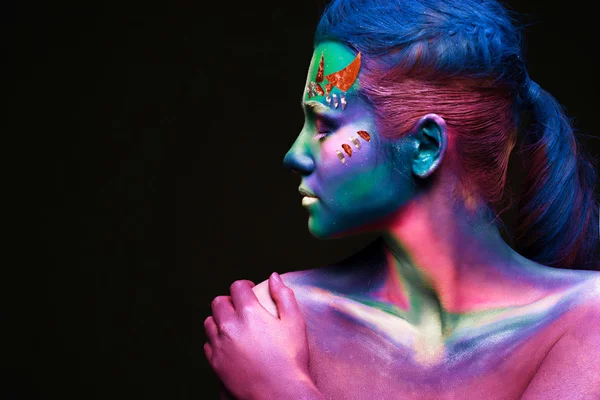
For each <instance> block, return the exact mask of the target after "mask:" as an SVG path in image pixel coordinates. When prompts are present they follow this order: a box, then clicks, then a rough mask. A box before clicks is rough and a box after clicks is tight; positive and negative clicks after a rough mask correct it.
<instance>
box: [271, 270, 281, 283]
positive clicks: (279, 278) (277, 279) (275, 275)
mask: <svg viewBox="0 0 600 400" xmlns="http://www.w3.org/2000/svg"><path fill="white" fill-rule="evenodd" d="M273 278H274V279H275V280H276V281H277V282H279V283H283V281H282V280H281V277H280V276H279V274H278V273H277V272H273Z"/></svg>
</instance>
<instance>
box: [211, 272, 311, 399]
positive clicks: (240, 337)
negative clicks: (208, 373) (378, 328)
mask: <svg viewBox="0 0 600 400" xmlns="http://www.w3.org/2000/svg"><path fill="white" fill-rule="evenodd" d="M253 286H254V283H252V282H250V281H247V280H239V281H235V282H234V283H233V284H232V285H231V287H230V290H231V297H229V296H218V297H215V299H214V300H213V301H212V303H211V307H212V312H213V315H212V316H209V317H208V318H206V320H205V321H204V327H205V329H206V334H207V337H208V342H206V343H205V344H204V352H205V354H206V358H207V359H208V362H209V363H210V365H211V367H212V368H213V369H214V370H215V373H216V374H217V375H218V376H219V378H220V379H221V380H222V382H223V384H224V385H225V387H226V388H227V389H228V390H229V391H230V392H231V393H232V394H233V395H234V396H235V397H236V398H237V399H256V398H260V397H261V396H263V397H264V396H265V394H267V395H269V394H270V395H274V394H275V393H280V394H286V395H289V394H290V392H291V391H293V390H295V388H294V386H295V385H300V382H304V383H306V382H307V380H308V381H309V380H310V378H309V376H310V375H309V369H308V368H309V367H308V363H309V352H308V340H307V337H306V325H305V322H304V319H303V318H302V314H301V312H300V309H299V307H298V303H297V302H296V297H295V296H294V292H293V291H292V289H290V288H289V287H287V286H285V284H284V283H283V281H282V280H281V278H280V277H279V275H278V274H277V273H273V274H272V275H271V276H270V277H269V291H270V293H271V297H272V298H273V300H274V301H275V304H276V305H277V309H278V313H279V318H277V317H274V316H273V315H271V314H270V313H269V312H268V311H267V310H265V309H264V308H263V306H262V305H261V304H260V303H259V301H258V299H257V298H256V295H255V294H254V291H253V290H252V287H253ZM308 384H309V385H310V384H312V382H309V383H308ZM298 390H300V389H298Z"/></svg>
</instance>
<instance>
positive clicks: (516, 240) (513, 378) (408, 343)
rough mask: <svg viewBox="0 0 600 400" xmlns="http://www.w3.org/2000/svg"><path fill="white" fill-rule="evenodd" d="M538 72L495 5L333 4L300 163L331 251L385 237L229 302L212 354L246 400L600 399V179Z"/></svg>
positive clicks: (306, 201) (289, 158)
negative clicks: (518, 164) (520, 157)
mask: <svg viewBox="0 0 600 400" xmlns="http://www.w3.org/2000/svg"><path fill="white" fill-rule="evenodd" d="M521 60H522V57H521V48H520V36H519V33H518V31H517V30H516V29H515V28H514V27H513V25H512V23H511V21H510V19H509V17H508V15H507V12H506V11H505V10H504V9H503V8H502V7H501V6H500V5H499V4H498V3H497V2H496V1H477V0H460V1H459V0H456V1H452V0H451V1H433V0H404V1H403V0H372V1H369V2H364V1H360V0H334V1H333V2H332V3H331V4H330V6H329V7H328V8H327V9H326V10H325V12H324V14H323V16H322V18H321V21H320V23H319V26H318V28H317V32H316V38H315V50H314V54H313V59H312V62H311V66H310V69H309V73H308V78H307V83H306V87H305V91H304V96H303V107H304V111H305V125H304V127H303V129H302V131H301V132H300V134H299V136H298V138H297V140H296V141H295V142H294V144H293V145H292V147H291V149H290V150H289V151H288V153H287V154H286V155H285V158H284V163H285V165H286V166H288V167H289V168H291V169H292V170H294V171H296V172H298V173H299V174H300V175H301V184H300V188H299V191H300V193H301V194H302V195H303V196H304V197H303V200H302V204H303V206H305V207H306V208H307V209H308V211H309V215H310V217H309V222H308V226H309V230H310V231H311V233H312V234H313V235H314V236H316V237H318V238H332V237H341V236H344V235H348V234H352V233H357V232H373V231H375V232H380V233H381V238H380V239H379V240H377V241H376V242H374V243H373V244H371V245H370V246H368V247H367V248H366V249H364V250H363V251H361V252H359V253H358V254H356V255H354V256H352V257H350V258H348V259H346V260H344V261H342V262H340V263H338V264H336V265H332V266H327V267H324V268H317V269H311V270H306V271H297V272H293V273H287V274H284V275H283V276H282V277H281V278H283V279H281V278H279V277H278V275H277V274H274V275H273V276H271V278H270V279H269V281H268V282H267V281H265V282H263V283H261V284H259V285H257V286H254V284H253V283H252V282H249V281H237V282H234V284H232V286H231V297H229V296H219V297H217V298H215V300H214V301H213V303H212V309H213V316H210V317H208V318H207V319H206V320H205V328H206V331H207V336H208V339H209V340H208V342H207V343H206V344H205V352H206V356H207V358H208V360H209V362H210V363H211V366H212V367H213V369H214V370H215V371H216V373H217V374H218V375H219V377H220V378H221V379H222V381H223V383H224V385H225V386H226V387H227V389H228V390H229V391H230V392H231V393H232V395H233V396H234V397H236V398H240V399H244V398H250V399H257V398H275V399H296V398H298V399H300V398H303V399H304V398H306V399H312V398H314V399H325V398H327V399H395V398H401V399H454V398H456V399H481V398H486V399H521V398H522V399H541V398H544V399H546V398H556V399H575V398H576V399H593V398H600V374H599V373H598V371H597V368H596V367H595V366H596V364H597V360H598V358H599V357H600V328H598V327H600V277H599V276H600V275H599V274H598V272H596V271H591V270H593V269H596V268H598V259H597V255H596V254H595V248H596V247H597V245H598V235H599V234H598V229H599V227H598V218H599V217H598V201H597V199H596V198H594V194H593V187H594V184H595V183H596V180H597V177H596V171H595V170H594V168H593V166H592V164H591V163H590V162H589V161H588V160H587V158H586V157H585V155H584V154H582V153H581V151H580V149H579V146H578V141H577V139H576V137H575V136H574V134H573V131H572V129H571V127H570V125H569V122H568V119H567V117H566V116H565V115H564V114H563V112H562V110H561V107H560V105H559V104H558V103H557V102H556V100H555V99H554V98H553V97H552V96H551V95H550V94H549V93H547V92H546V91H544V90H543V89H541V88H540V87H539V85H537V84H536V83H535V82H533V81H532V80H531V79H530V78H529V76H528V74H527V71H526V69H525V67H524V65H523V62H522V61H521ZM525 114H526V115H527V116H528V118H529V120H530V121H529V122H530V125H531V126H529V127H528V128H527V129H519V127H520V125H521V120H522V119H523V117H524V116H525ZM517 132H519V133H518V134H519V136H520V137H521V139H520V140H522V141H523V143H524V155H525V157H524V158H525V160H526V161H527V165H526V175H525V176H524V178H523V179H524V181H523V185H522V186H523V191H522V194H521V196H520V199H519V202H518V203H517V204H516V207H517V217H518V218H517V223H516V227H515V230H514V232H512V233H509V232H507V230H506V228H505V227H504V225H503V224H502V222H501V219H500V218H501V216H502V213H503V212H504V211H506V209H507V208H508V207H509V206H511V205H512V203H516V201H515V200H513V199H512V197H511V196H510V194H509V191H508V188H507V183H506V175H507V165H508V160H509V156H510V154H511V151H512V149H513V147H514V146H515V144H516V141H517ZM505 238H506V240H510V241H511V242H512V247H511V246H509V245H508V244H507V243H506V242H505ZM513 248H514V250H513ZM552 267H558V268H552ZM585 270H588V271H585ZM271 298H272V299H271Z"/></svg>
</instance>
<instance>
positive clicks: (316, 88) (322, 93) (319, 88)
mask: <svg viewBox="0 0 600 400" xmlns="http://www.w3.org/2000/svg"><path fill="white" fill-rule="evenodd" d="M315 92H317V93H318V94H319V96H323V95H324V94H325V91H324V90H323V88H322V87H321V84H320V83H317V84H316V85H315Z"/></svg>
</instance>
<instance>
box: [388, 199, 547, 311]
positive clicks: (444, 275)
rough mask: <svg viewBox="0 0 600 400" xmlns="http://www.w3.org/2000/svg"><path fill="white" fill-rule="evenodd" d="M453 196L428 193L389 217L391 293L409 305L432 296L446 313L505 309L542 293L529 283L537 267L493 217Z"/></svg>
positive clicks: (389, 281) (434, 301) (430, 299)
mask: <svg viewBox="0 0 600 400" xmlns="http://www.w3.org/2000/svg"><path fill="white" fill-rule="evenodd" d="M449 198H452V196H449V194H448V193H443V192H442V191H441V190H433V191H429V192H427V193H425V194H422V195H420V196H418V197H416V198H414V199H413V200H411V201H410V203H408V204H405V205H403V206H402V208H401V209H400V210H398V211H397V212H396V213H394V214H393V215H391V216H390V217H389V218H388V219H386V228H385V229H384V231H383V239H384V251H385V252H386V256H387V257H386V259H387V268H386V272H385V274H386V278H385V287H386V292H387V293H388V296H390V294H391V295H392V296H393V297H394V298H396V299H402V298H404V299H405V301H406V303H407V304H405V306H406V305H408V307H410V305H409V304H408V303H411V304H412V303H413V301H414V300H415V299H419V300H423V299H429V302H430V303H431V302H433V303H437V304H439V307H440V312H442V313H443V312H444V311H445V312H447V313H462V312H471V311H477V310H482V309H487V308H492V307H506V306H510V305H515V304H516V303H517V304H518V303H521V304H523V303H526V302H529V301H531V300H532V298H535V297H536V296H540V295H541V292H539V291H536V290H535V289H532V285H531V282H532V281H533V280H534V279H532V278H533V276H532V274H535V271H534V269H535V268H533V269H532V268H529V267H528V268H525V267H524V266H523V265H522V264H523V263H522V262H521V261H522V260H524V259H523V258H522V257H521V256H519V255H518V254H517V253H516V252H515V251H514V250H512V249H511V248H510V246H509V245H508V244H507V243H506V242H504V240H503V239H502V237H501V236H500V233H499V231H498V229H497V228H496V227H495V226H494V225H493V224H492V220H491V219H490V218H489V216H487V215H485V213H483V212H480V213H475V212H471V211H469V210H468V208H467V207H466V206H465V204H464V202H461V203H460V204H455V205H454V206H450V205H449V204H448V199H449ZM540 290H541V289H540ZM397 304H398V303H397ZM399 305H400V306H402V301H400V302H399Z"/></svg>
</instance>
